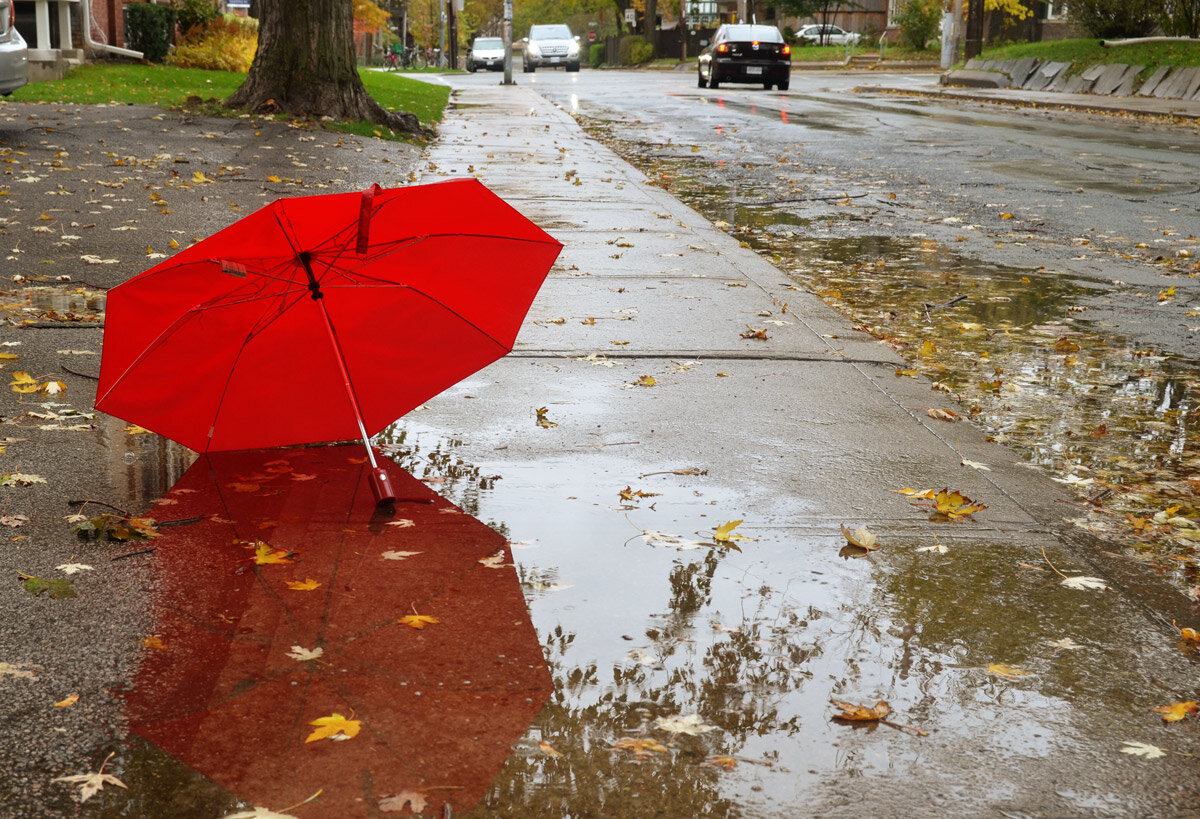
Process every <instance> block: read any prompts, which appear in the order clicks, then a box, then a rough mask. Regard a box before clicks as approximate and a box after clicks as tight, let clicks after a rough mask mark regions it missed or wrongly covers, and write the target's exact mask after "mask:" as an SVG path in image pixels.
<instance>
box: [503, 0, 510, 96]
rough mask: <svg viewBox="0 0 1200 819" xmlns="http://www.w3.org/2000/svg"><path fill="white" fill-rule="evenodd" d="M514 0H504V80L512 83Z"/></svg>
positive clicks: (507, 83) (505, 83)
mask: <svg viewBox="0 0 1200 819" xmlns="http://www.w3.org/2000/svg"><path fill="white" fill-rule="evenodd" d="M512 84H513V78H512V0H504V82H503V83H502V85H512Z"/></svg>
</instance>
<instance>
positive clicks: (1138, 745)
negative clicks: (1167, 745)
mask: <svg viewBox="0 0 1200 819" xmlns="http://www.w3.org/2000/svg"><path fill="white" fill-rule="evenodd" d="M1124 745H1125V747H1124V748H1122V749H1121V753H1123V754H1129V755H1130V756H1141V757H1145V758H1146V759H1158V758H1159V757H1160V756H1166V755H1167V752H1166V750H1165V749H1163V748H1159V747H1158V746H1157V745H1148V744H1146V743H1145V742H1132V741H1130V740H1125V742H1124Z"/></svg>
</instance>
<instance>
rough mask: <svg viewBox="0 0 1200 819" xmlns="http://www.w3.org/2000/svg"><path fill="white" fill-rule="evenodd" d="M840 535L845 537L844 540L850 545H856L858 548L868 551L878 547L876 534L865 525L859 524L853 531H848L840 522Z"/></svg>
mask: <svg viewBox="0 0 1200 819" xmlns="http://www.w3.org/2000/svg"><path fill="white" fill-rule="evenodd" d="M842 536H843V537H845V538H846V542H847V543H849V544H850V545H851V546H856V547H858V548H859V549H866V550H867V551H868V552H873V551H875V550H876V549H878V548H879V543H878V540H879V538H878V536H876V534H875V533H874V532H872V531H870V530H868V529H867V527H865V526H860V527H858V528H857V529H855V530H854V531H853V532H851V531H850V529H849V527H847V526H846V524H844V523H843V524H842Z"/></svg>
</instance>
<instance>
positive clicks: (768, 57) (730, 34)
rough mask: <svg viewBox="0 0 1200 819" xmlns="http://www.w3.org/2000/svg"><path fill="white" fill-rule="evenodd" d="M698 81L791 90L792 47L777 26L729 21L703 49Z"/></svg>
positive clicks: (709, 84) (706, 84)
mask: <svg viewBox="0 0 1200 819" xmlns="http://www.w3.org/2000/svg"><path fill="white" fill-rule="evenodd" d="M697 72H698V74H697V78H696V79H697V83H698V85H699V86H700V87H701V88H720V87H721V83H723V82H753V83H762V87H763V88H765V89H767V90H768V91H769V90H770V89H771V86H775V87H776V88H778V89H779V90H780V91H786V90H788V86H789V85H791V81H792V47H791V46H790V45H788V44H787V43H785V42H784V40H783V35H782V34H781V33H780V32H779V29H777V28H776V27H775V26H758V25H749V24H746V23H729V24H726V25H723V26H721V27H720V28H719V29H717V33H716V35H715V36H714V37H713V40H712V42H711V43H709V44H708V46H706V47H705V49H704V50H703V51H701V52H700V65H699V68H698V69H697Z"/></svg>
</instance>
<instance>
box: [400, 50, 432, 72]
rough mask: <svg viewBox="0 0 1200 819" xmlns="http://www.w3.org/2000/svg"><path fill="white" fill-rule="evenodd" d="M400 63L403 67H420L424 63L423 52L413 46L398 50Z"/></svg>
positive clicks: (422, 66)
mask: <svg viewBox="0 0 1200 819" xmlns="http://www.w3.org/2000/svg"><path fill="white" fill-rule="evenodd" d="M400 65H402V66H403V67H404V68H415V69H421V68H424V67H425V65H426V62H425V52H424V51H422V50H421V49H419V48H417V47H416V46H413V47H412V48H406V49H404V50H403V51H402V52H400Z"/></svg>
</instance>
